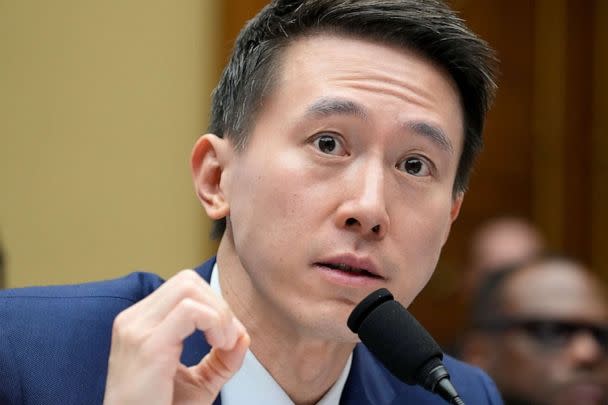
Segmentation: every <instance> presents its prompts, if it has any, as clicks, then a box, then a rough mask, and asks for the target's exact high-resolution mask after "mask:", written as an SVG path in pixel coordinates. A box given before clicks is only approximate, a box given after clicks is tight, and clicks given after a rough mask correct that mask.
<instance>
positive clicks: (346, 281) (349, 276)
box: [314, 264, 385, 288]
mask: <svg viewBox="0 0 608 405" xmlns="http://www.w3.org/2000/svg"><path fill="white" fill-rule="evenodd" d="M314 268H315V269H316V270H318V271H319V273H320V274H321V276H322V277H323V278H324V279H325V280H327V281H329V282H330V283H333V284H338V285H343V286H348V287H368V288H369V287H380V286H381V285H383V284H384V283H385V280H384V279H383V278H380V277H370V276H366V275H363V274H356V273H347V272H345V271H340V270H335V269H332V268H329V267H325V266H320V265H317V264H316V265H314Z"/></svg>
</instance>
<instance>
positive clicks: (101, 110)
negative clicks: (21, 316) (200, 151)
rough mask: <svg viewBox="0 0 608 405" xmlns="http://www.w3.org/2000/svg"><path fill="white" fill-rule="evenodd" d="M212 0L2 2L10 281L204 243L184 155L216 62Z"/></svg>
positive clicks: (62, 277)
mask: <svg viewBox="0 0 608 405" xmlns="http://www.w3.org/2000/svg"><path fill="white" fill-rule="evenodd" d="M219 8H220V2H219V1H211V0H209V1H207V0H206V1H200V0H180V1H177V2H173V1H162V0H131V1H122V0H109V1H94V0H55V1H52V2H47V1H0V55H1V60H2V62H1V63H0V88H2V91H1V92H0V137H1V143H0V145H1V146H0V195H1V197H0V241H1V243H2V245H3V247H4V250H5V258H6V266H7V269H6V271H7V282H8V286H24V285H29V284H47V283H67V282H79V281H85V280H94V279H100V278H109V277H115V276H119V275H123V274H126V273H128V272H130V271H133V270H135V269H146V270H149V271H154V272H157V273H160V274H163V275H165V276H168V275H171V274H173V273H175V272H176V271H177V270H179V269H181V268H185V267H190V266H194V265H196V264H198V263H200V262H201V261H202V260H203V259H204V258H205V257H206V256H208V255H209V254H211V252H212V250H213V248H214V246H212V244H210V243H209V242H208V238H207V235H208V228H209V224H208V222H207V221H206V219H205V218H206V217H205V214H204V211H203V210H202V208H200V206H199V204H198V201H197V199H196V196H195V193H194V192H193V188H192V183H191V180H190V169H189V156H190V150H191V147H192V145H193V144H194V141H195V140H196V138H197V137H198V136H199V135H200V134H202V133H203V132H204V130H205V128H206V122H207V112H208V103H209V94H210V92H211V89H212V87H213V86H214V85H215V80H216V77H217V70H218V65H219V64H220V61H219V59H220V56H219V55H220V51H219V50H218V49H219V48H220V47H221V46H220V44H219V42H220V41H219V38H220V35H221V34H220V33H221V25H220V24H221V20H220V19H219V18H218V16H219V13H220V11H219Z"/></svg>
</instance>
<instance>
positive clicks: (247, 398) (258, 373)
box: [210, 262, 353, 405]
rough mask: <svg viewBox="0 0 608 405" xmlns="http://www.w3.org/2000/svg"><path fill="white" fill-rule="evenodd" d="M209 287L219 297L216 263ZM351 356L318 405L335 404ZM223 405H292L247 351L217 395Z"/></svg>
mask: <svg viewBox="0 0 608 405" xmlns="http://www.w3.org/2000/svg"><path fill="white" fill-rule="evenodd" d="M210 284H211V288H212V289H213V291H215V293H216V294H218V295H220V296H221V295H222V289H221V287H220V278H219V268H218V265H217V262H216V263H215V265H214V266H213V271H212V273H211V283H210ZM352 358H353V355H352V353H351V354H350V356H348V360H347V361H346V365H345V366H344V369H343V370H342V374H340V377H339V378H338V380H337V381H336V382H335V384H334V385H333V386H332V387H331V388H330V389H329V391H327V393H326V394H325V395H324V396H323V398H321V400H320V401H319V402H317V405H338V404H339V403H340V397H341V396H342V390H343V389H344V384H346V379H347V378H348V373H349V372H350V367H351V363H352ZM220 395H221V399H222V405H240V404H267V405H293V401H292V400H291V399H290V398H289V396H288V395H287V394H286V393H285V391H283V389H282V388H281V386H280V385H279V384H278V383H277V382H276V381H275V380H274V378H272V376H271V375H270V373H269V372H268V370H266V369H265V368H264V366H263V365H262V363H260V362H259V361H258V359H257V358H256V357H255V355H254V354H253V353H252V352H251V350H247V353H246V354H245V360H244V361H243V365H242V366H241V368H240V370H239V371H237V373H236V374H235V375H234V376H233V377H232V378H231V379H230V380H228V382H227V383H226V384H225V385H224V387H223V388H222V391H221V393H220Z"/></svg>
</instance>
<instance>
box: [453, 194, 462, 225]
mask: <svg viewBox="0 0 608 405" xmlns="http://www.w3.org/2000/svg"><path fill="white" fill-rule="evenodd" d="M462 200H464V192H463V191H459V192H458V193H456V196H454V198H453V199H452V209H450V220H451V221H452V223H454V221H456V218H458V214H460V207H462Z"/></svg>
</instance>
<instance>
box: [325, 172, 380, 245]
mask: <svg viewBox="0 0 608 405" xmlns="http://www.w3.org/2000/svg"><path fill="white" fill-rule="evenodd" d="M344 180H345V184H344V189H343V192H344V196H345V197H344V201H343V202H342V203H341V204H340V206H339V208H338V210H337V214H336V218H337V225H338V227H340V228H343V229H346V230H349V231H352V232H357V233H359V234H361V235H362V236H363V237H366V238H374V239H381V238H383V237H384V236H385V235H386V233H387V232H388V228H389V225H390V224H389V222H390V221H389V215H388V212H387V208H386V199H385V197H386V196H385V192H386V185H385V174H384V168H383V167H382V164H381V162H377V163H369V164H366V165H361V167H360V168H359V169H358V170H352V171H351V172H350V173H349V174H348V176H346V178H345V179H344Z"/></svg>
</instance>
